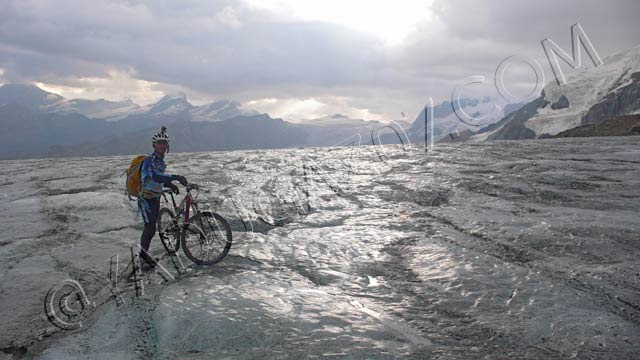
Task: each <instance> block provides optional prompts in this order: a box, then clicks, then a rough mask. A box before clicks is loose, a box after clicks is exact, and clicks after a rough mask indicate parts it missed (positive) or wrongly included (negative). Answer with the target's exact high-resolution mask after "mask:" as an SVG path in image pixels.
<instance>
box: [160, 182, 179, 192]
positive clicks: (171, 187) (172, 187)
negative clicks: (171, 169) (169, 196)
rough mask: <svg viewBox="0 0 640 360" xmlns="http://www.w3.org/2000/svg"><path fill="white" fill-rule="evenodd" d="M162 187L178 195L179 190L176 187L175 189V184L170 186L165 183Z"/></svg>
mask: <svg viewBox="0 0 640 360" xmlns="http://www.w3.org/2000/svg"><path fill="white" fill-rule="evenodd" d="M164 186H165V187H167V188H169V189H171V191H172V192H173V193H174V194H176V195H179V194H180V189H178V187H177V186H176V185H175V184H172V183H166V184H165V185H164Z"/></svg>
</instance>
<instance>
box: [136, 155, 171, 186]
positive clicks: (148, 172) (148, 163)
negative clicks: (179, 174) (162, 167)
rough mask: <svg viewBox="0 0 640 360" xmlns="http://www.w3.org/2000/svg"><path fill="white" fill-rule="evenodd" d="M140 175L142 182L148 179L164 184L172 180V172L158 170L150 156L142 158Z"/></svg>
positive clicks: (144, 182)
mask: <svg viewBox="0 0 640 360" xmlns="http://www.w3.org/2000/svg"><path fill="white" fill-rule="evenodd" d="M140 175H141V177H142V183H143V184H146V183H147V182H148V181H149V179H151V180H153V181H155V182H158V183H163V184H166V183H168V182H171V180H173V175H172V174H169V173H163V172H160V171H158V169H157V168H155V167H154V164H153V159H152V157H151V156H148V157H147V158H145V159H144V162H143V163H142V169H141V174H140Z"/></svg>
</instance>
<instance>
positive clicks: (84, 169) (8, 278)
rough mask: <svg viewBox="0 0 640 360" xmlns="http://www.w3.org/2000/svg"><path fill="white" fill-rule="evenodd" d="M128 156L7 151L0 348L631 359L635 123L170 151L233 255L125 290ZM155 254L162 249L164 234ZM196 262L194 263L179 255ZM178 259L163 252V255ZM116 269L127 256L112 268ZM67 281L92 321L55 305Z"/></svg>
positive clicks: (131, 234)
mask: <svg viewBox="0 0 640 360" xmlns="http://www.w3.org/2000/svg"><path fill="white" fill-rule="evenodd" d="M129 160H130V159H129V157H123V156H117V157H101V158H70V159H55V160H53V159H42V160H29V161H2V164H1V165H2V167H3V169H4V171H3V174H2V176H1V178H0V181H1V182H2V183H3V187H2V195H1V196H0V214H2V217H1V219H2V220H1V221H2V229H3V231H2V233H3V237H2V240H1V241H0V257H1V258H2V262H1V265H0V266H1V268H0V269H1V270H2V272H1V273H0V276H1V278H2V281H1V282H0V284H1V285H0V312H1V315H2V319H3V325H2V331H1V332H0V348H2V349H3V351H4V353H5V354H6V356H7V357H9V358H10V356H11V355H9V354H16V356H18V355H20V354H25V353H26V354H27V355H33V356H34V357H35V358H41V359H60V358H71V359H138V358H154V359H155V358H159V359H173V358H180V359H183V358H191V359H211V358H245V359H252V358H305V357H327V356H332V357H338V356H340V357H346V358H367V359H369V358H380V359H388V358H416V359H422V358H437V357H443V358H469V359H471V358H473V359H476V358H571V357H575V358H610V359H622V358H633V357H634V356H635V354H636V353H637V352H638V350H639V348H638V344H639V343H640V256H639V255H640V245H639V243H638V241H639V239H638V233H639V230H640V217H639V211H640V203H639V202H638V199H639V198H640V143H639V142H638V139H637V137H625V138H588V139H578V138H575V139H574V138H572V139H549V140H536V141H517V142H516V141H499V142H492V141H489V142H482V143H466V144H455V145H440V146H437V147H435V148H434V149H431V150H430V151H429V153H427V154H425V153H424V151H423V150H422V149H418V148H407V149H403V148H402V147H400V146H396V145H393V146H384V147H379V146H377V147H371V146H363V147H344V148H310V149H289V150H268V151H265V150H253V151H234V152H212V153H193V154H169V155H168V156H167V163H168V170H169V171H171V172H174V173H179V174H184V175H186V176H187V178H188V179H189V180H190V181H192V182H196V183H201V184H202V185H203V186H204V187H205V190H204V191H202V192H201V193H200V195H199V199H200V200H201V201H203V202H207V203H209V204H210V205H211V207H212V208H213V209H214V210H215V211H216V212H219V213H220V214H222V215H223V216H224V217H225V218H227V219H228V220H229V223H230V224H231V226H232V228H233V230H234V244H233V247H232V249H231V252H230V255H229V256H228V257H227V258H225V259H224V260H223V262H221V263H219V264H217V265H215V266H211V267H205V268H192V269H191V271H189V272H188V273H186V274H185V275H183V276H181V277H176V278H174V279H169V280H168V281H165V280H164V279H163V278H162V277H160V276H159V275H158V274H155V273H153V272H150V273H148V274H147V275H145V281H146V282H145V284H146V285H145V295H144V296H143V297H137V298H136V297H135V295H134V292H133V290H132V289H131V286H130V284H129V283H125V282H124V281H123V280H122V279H121V280H120V281H121V282H120V287H121V289H122V291H123V293H122V295H123V298H122V299H124V300H125V302H126V303H125V304H120V305H119V306H117V305H116V299H115V298H114V297H113V296H111V295H112V292H111V291H110V290H109V289H108V288H106V287H105V286H104V283H105V281H106V280H105V279H106V278H107V276H108V272H109V259H110V258H111V256H113V255H114V254H118V255H119V256H120V259H121V263H122V264H121V267H123V268H124V267H126V266H127V260H128V256H129V248H128V247H129V246H131V245H135V244H137V242H138V241H139V236H140V233H141V224H140V217H139V215H138V214H137V209H136V207H135V203H129V201H128V200H126V198H125V197H124V196H123V195H122V190H121V187H122V185H123V178H122V177H120V176H119V173H120V170H121V169H122V168H124V167H126V166H127V164H128V161H129ZM151 247H152V252H153V253H154V254H156V255H157V256H163V250H162V249H161V245H160V243H159V241H158V238H157V237H156V238H154V240H153V242H152V245H151ZM182 258H183V260H184V261H185V262H186V263H187V264H188V260H187V259H186V258H185V257H184V256H182ZM161 263H162V264H163V266H166V268H168V269H169V270H171V271H172V273H174V275H176V274H175V272H173V270H172V267H171V265H170V259H169V258H168V257H166V256H164V257H163V258H162V260H161ZM121 270H122V271H124V270H123V269H121ZM68 278H70V279H75V280H78V281H79V283H80V284H81V285H82V286H83V288H84V290H86V293H87V296H88V297H89V298H90V300H91V301H94V302H95V303H96V308H95V309H94V310H93V311H91V312H90V313H89V314H88V316H87V317H86V318H83V327H82V328H80V329H76V330H60V329H58V328H56V327H55V326H53V325H52V324H51V323H49V322H48V321H47V320H46V316H45V314H44V311H43V302H44V298H45V294H46V293H47V291H48V290H49V288H51V287H52V286H55V285H57V284H60V283H61V282H62V281H63V280H65V279H68Z"/></svg>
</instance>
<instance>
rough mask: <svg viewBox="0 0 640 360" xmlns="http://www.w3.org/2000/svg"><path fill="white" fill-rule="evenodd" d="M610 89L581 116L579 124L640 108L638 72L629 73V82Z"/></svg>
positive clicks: (639, 78) (591, 122) (596, 121)
mask: <svg viewBox="0 0 640 360" xmlns="http://www.w3.org/2000/svg"><path fill="white" fill-rule="evenodd" d="M610 90H611V91H610V92H609V93H608V94H607V96H605V97H604V98H603V99H602V100H601V101H600V102H598V103H597V104H595V105H593V106H592V107H591V108H590V109H589V110H588V111H587V113H586V114H585V115H584V116H583V117H582V120H581V124H583V125H587V124H596V123H598V122H602V121H605V120H606V119H609V118H611V117H613V116H620V115H625V114H629V113H632V112H633V111H635V110H637V109H640V72H635V73H633V74H631V83H629V84H628V85H626V86H623V87H620V88H618V89H617V90H615V89H610Z"/></svg>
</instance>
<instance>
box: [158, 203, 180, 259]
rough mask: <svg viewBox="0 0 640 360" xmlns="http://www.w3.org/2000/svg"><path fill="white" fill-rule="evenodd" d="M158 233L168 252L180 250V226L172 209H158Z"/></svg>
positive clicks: (172, 252) (173, 252)
mask: <svg viewBox="0 0 640 360" xmlns="http://www.w3.org/2000/svg"><path fill="white" fill-rule="evenodd" d="M158 235H159V236H160V241H162V245H163V246H164V248H165V249H166V250H167V252H168V253H169V254H175V253H176V252H178V250H180V235H181V234H180V227H179V226H178V222H177V219H176V218H175V215H174V214H173V211H171V210H170V209H168V208H162V209H160V213H159V214H158Z"/></svg>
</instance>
